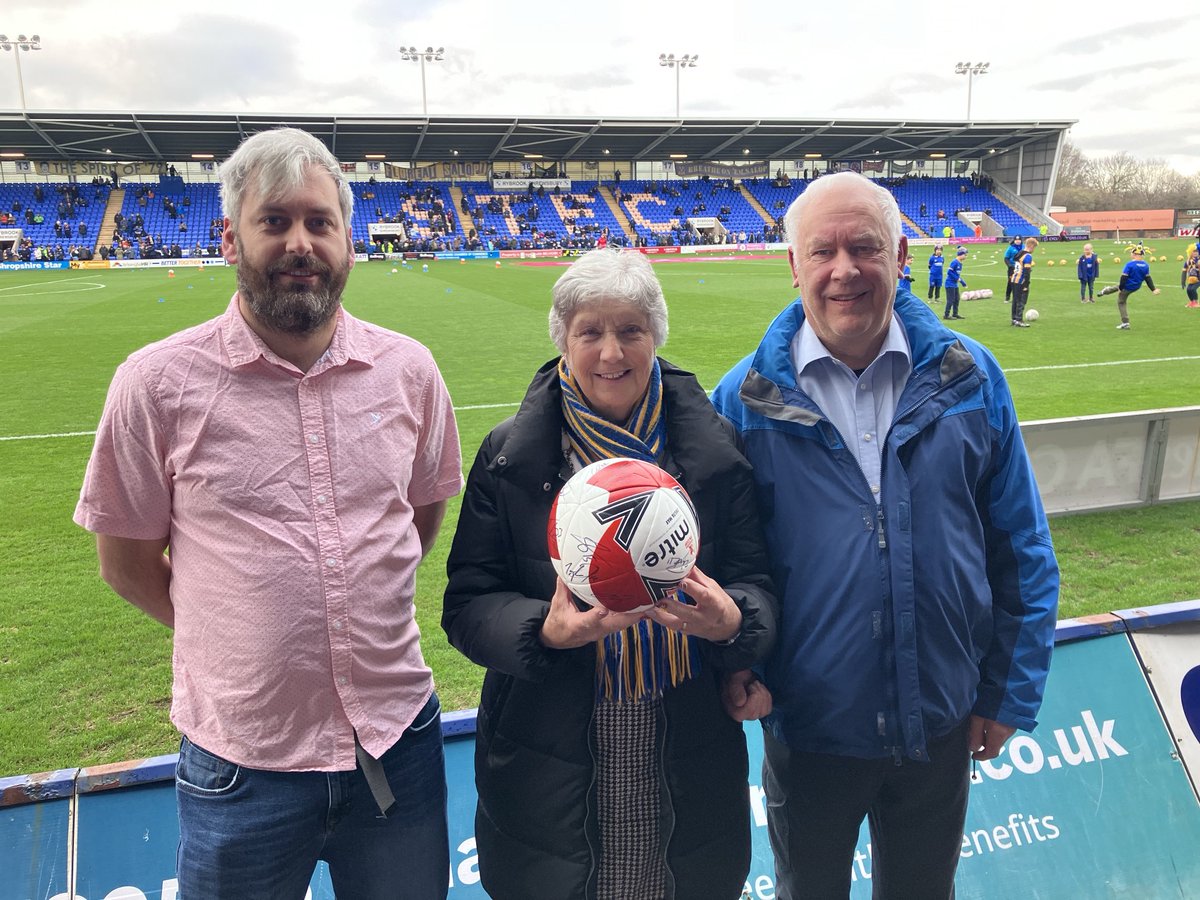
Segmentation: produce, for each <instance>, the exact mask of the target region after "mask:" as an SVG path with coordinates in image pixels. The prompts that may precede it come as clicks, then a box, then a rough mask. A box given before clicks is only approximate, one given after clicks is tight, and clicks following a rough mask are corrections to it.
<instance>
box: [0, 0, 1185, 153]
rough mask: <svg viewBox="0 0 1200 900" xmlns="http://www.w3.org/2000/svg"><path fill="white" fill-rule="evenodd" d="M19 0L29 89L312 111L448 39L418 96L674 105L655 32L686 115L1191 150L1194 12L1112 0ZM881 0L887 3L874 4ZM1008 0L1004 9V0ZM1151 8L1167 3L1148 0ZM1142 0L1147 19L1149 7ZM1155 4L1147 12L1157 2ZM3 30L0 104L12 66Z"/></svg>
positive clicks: (396, 92) (549, 108)
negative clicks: (958, 127) (992, 126)
mask: <svg viewBox="0 0 1200 900" xmlns="http://www.w3.org/2000/svg"><path fill="white" fill-rule="evenodd" d="M316 8H318V4H316V3H312V2H309V3H303V2H298V0H292V2H287V3H283V2H278V0H241V2H228V0H200V2H197V3H189V4H186V5H185V4H181V3H172V2H169V0H159V2H155V3H148V2H143V0H127V2H119V3H114V2H112V0H106V2H100V0H24V2H22V3H19V4H18V3H12V4H6V11H5V12H3V13H2V14H0V31H3V33H6V34H8V36H9V37H10V38H11V37H13V36H15V35H16V34H18V33H25V34H33V33H37V34H39V35H40V36H41V39H42V47H43V49H42V50H40V51H38V52H26V53H22V54H21V63H22V71H23V73H24V82H25V97H26V102H27V104H28V106H29V108H30V109H38V110H68V111H93V110H132V111H135V112H162V111H188V110H195V111H201V112H264V113H282V114H286V113H293V112H294V113H308V112H312V113H322V114H361V113H370V114H399V115H414V114H420V112H421V72H420V66H419V65H418V64H416V63H413V62H405V61H403V60H402V59H401V57H400V53H399V52H398V51H399V48H400V47H401V46H410V45H416V46H417V47H419V48H425V47H427V46H429V45H433V46H434V47H442V46H444V47H445V59H444V60H443V61H442V62H435V63H430V64H428V65H427V67H426V83H427V94H428V105H429V113H430V115H433V116H437V115H452V114H453V115H459V114H474V115H506V116H507V115H555V116H556V115H563V116H568V115H586V116H591V117H597V116H616V117H626V116H637V117H653V118H664V117H665V118H670V117H673V115H674V112H675V78H676V74H675V72H674V71H673V70H671V69H666V68H662V67H660V66H659V65H658V56H659V54H660V53H664V52H666V53H674V54H676V55H680V54H684V53H695V54H699V57H700V59H699V65H698V66H697V67H696V68H689V69H686V70H684V71H683V72H682V73H681V75H680V95H681V107H682V110H681V111H682V113H683V115H684V116H694V117H704V116H723V117H724V116H735V117H739V118H753V117H758V116H763V117H796V118H824V117H838V118H844V119H854V118H877V117H885V118H890V119H908V120H919V119H944V118H962V117H965V115H966V111H967V86H968V79H967V78H966V77H965V76H959V75H955V74H954V67H955V63H957V62H965V61H971V62H979V61H987V62H990V63H991V68H990V71H989V73H988V74H987V75H984V76H979V77H975V78H974V79H972V81H973V87H972V100H971V115H972V118H973V119H975V120H980V121H984V120H1004V121H1013V120H1022V121H1024V120H1030V119H1043V120H1056V121H1061V120H1070V119H1075V120H1078V124H1076V125H1075V126H1074V127H1073V128H1072V130H1071V133H1070V137H1071V139H1072V140H1073V141H1074V142H1075V143H1076V144H1077V145H1078V146H1079V147H1080V148H1081V149H1082V150H1083V152H1084V153H1085V154H1087V155H1088V156H1092V157H1095V156H1102V155H1106V154H1109V153H1115V152H1118V151H1122V150H1126V151H1129V152H1131V153H1133V154H1135V155H1137V156H1140V157H1143V158H1149V157H1162V158H1165V159H1166V160H1167V161H1168V162H1169V163H1170V164H1171V165H1173V166H1174V167H1175V168H1176V169H1178V170H1179V171H1180V172H1182V173H1183V174H1185V175H1193V174H1196V173H1197V172H1200V99H1198V98H1197V97H1198V95H1197V94H1196V80H1195V78H1194V77H1193V74H1194V69H1195V66H1194V65H1193V64H1191V60H1190V59H1189V57H1191V58H1193V59H1194V57H1195V37H1194V27H1193V20H1192V19H1190V18H1189V15H1188V14H1187V13H1185V12H1184V11H1183V9H1182V8H1179V7H1176V8H1174V9H1173V10H1172V11H1171V17H1170V18H1168V17H1167V9H1168V7H1162V6H1158V7H1156V6H1155V5H1153V4H1151V5H1149V6H1145V7H1139V8H1133V7H1130V6H1129V4H1128V3H1120V4H1118V3H1116V2H1112V0H1103V2H1090V3H1086V4H1084V3H1066V2H1059V0H1051V2H1047V3H1041V4H1036V3H1035V4H1027V5H1012V4H1008V5H1007V7H1006V6H1004V5H1002V4H1000V3H987V4H977V3H972V2H957V3H956V2H942V3H936V4H935V3H922V2H913V3H908V4H905V5H900V6H897V5H896V4H890V3H889V4H884V3H883V2H880V3H878V4H866V3H854V4H851V3H837V2H833V3H804V4H773V3H772V4H768V3H751V2H748V0H735V2H724V3H720V4H717V3H709V2H706V0H699V2H692V3H674V2H657V3H654V2H645V0H636V2H635V0H605V2H593V3H587V4H573V3H561V2H550V3H546V2H538V0H532V2H529V3H520V2H491V3H484V2H479V0H426V2H421V3H411V2H407V0H339V2H336V3H331V4H328V5H327V6H326V7H325V8H327V9H328V10H329V12H328V14H327V15H321V16H318V15H316V14H314V13H313V12H312V10H314V9H316ZM875 8H879V9H887V10H888V15H887V18H881V17H873V16H871V15H870V10H872V9H875ZM1006 10H1007V12H1006ZM1158 10H1162V12H1161V13H1160V12H1158ZM1142 16H1149V17H1150V18H1148V19H1141V18H1140V17H1142ZM1155 16H1160V17H1159V18H1154V17H1155ZM12 56H13V54H12V53H4V52H0V109H17V108H19V105H20V100H19V94H18V90H17V69H16V66H15V64H14V63H13V62H12Z"/></svg>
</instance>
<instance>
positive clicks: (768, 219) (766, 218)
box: [742, 190, 775, 225]
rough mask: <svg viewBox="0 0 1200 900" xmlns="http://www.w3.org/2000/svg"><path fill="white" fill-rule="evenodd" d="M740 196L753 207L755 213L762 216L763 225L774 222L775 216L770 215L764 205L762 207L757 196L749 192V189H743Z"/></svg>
mask: <svg viewBox="0 0 1200 900" xmlns="http://www.w3.org/2000/svg"><path fill="white" fill-rule="evenodd" d="M742 196H743V197H744V198H745V199H746V202H747V203H749V204H750V208H751V209H753V210H754V211H755V212H756V213H758V214H759V216H761V217H762V220H763V225H774V224H775V217H774V216H772V215H771V214H770V213H769V212H767V210H766V207H764V206H763V205H762V204H761V203H759V202H758V198H757V197H755V196H754V195H753V194H752V193H750V191H748V190H743V191H742Z"/></svg>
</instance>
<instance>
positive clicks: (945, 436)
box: [713, 287, 1059, 760]
mask: <svg viewBox="0 0 1200 900" xmlns="http://www.w3.org/2000/svg"><path fill="white" fill-rule="evenodd" d="M895 310H896V313H897V314H898V316H899V318H900V321H901V322H902V324H903V326H904V329H905V332H906V333H907V336H908V341H909V344H910V347H911V349H912V357H913V372H912V375H911V376H910V378H909V381H908V383H907V385H906V387H905V388H904V391H903V392H902V394H901V396H900V400H899V404H898V407H897V411H896V418H895V420H894V422H893V424H892V426H891V428H890V430H889V431H888V434H887V437H886V441H885V443H884V446H883V467H882V486H881V487H882V489H881V493H880V496H881V505H879V506H877V505H876V503H875V499H874V497H873V495H872V493H871V489H870V486H869V485H868V484H867V481H866V478H865V477H864V476H863V473H862V469H861V468H860V467H859V465H858V462H857V460H856V458H855V455H854V453H853V452H852V451H851V450H849V449H847V447H846V445H845V443H844V442H843V440H842V438H841V436H840V435H839V434H838V432H837V429H836V428H834V426H833V425H832V423H831V422H830V421H829V420H828V419H827V418H826V417H825V415H824V414H823V413H822V412H821V410H820V409H818V408H817V407H816V405H815V404H814V403H813V401H812V400H811V399H810V398H809V397H808V396H807V395H805V394H804V393H803V392H801V391H800V390H799V389H798V388H797V384H796V372H795V371H794V368H793V364H792V357H791V345H792V339H793V337H795V335H796V334H797V332H798V331H799V329H800V326H801V323H802V322H803V317H804V310H803V306H802V304H801V301H800V300H797V301H795V302H794V303H793V304H792V305H790V306H789V307H788V308H787V309H785V310H784V311H783V312H782V313H780V315H779V316H778V317H777V318H776V319H775V321H774V322H773V323H772V324H771V326H770V328H769V329H768V330H767V333H766V335H765V336H764V338H763V341H762V343H761V344H760V345H759V347H758V350H757V351H756V352H755V353H754V354H753V355H752V356H750V357H747V358H746V359H745V360H743V361H742V362H741V363H739V364H738V365H737V366H735V367H734V368H733V370H731V371H730V372H729V374H727V375H726V376H725V377H724V379H722V381H721V383H720V384H719V385H718V387H717V389H716V391H715V392H714V394H713V402H714V404H715V405H716V407H717V409H718V410H719V411H720V412H721V413H722V414H724V415H725V416H726V417H727V418H729V419H730V420H731V421H732V422H733V424H734V425H735V427H736V428H737V429H738V431H739V432H741V434H742V438H743V441H744V443H745V449H746V455H747V457H748V458H749V459H750V461H751V462H752V463H753V464H754V471H755V480H756V483H757V486H758V490H759V495H760V502H761V512H762V515H763V523H764V526H765V528H766V531H767V540H768V549H769V551H770V554H771V565H772V572H773V575H774V578H775V585H776V592H777V596H778V597H779V607H780V630H779V639H778V641H777V643H776V647H775V650H774V652H773V654H772V655H771V657H770V658H769V660H768V662H767V665H766V668H765V672H764V678H765V681H766V683H767V685H768V687H769V688H770V689H771V692H772V694H773V697H774V712H773V713H772V715H771V716H770V717H769V718H768V719H767V720H766V721H765V723H764V724H765V726H766V727H768V728H770V729H771V731H772V734H773V735H774V736H775V737H776V738H778V739H780V740H782V741H784V742H785V743H786V744H788V745H789V746H790V747H792V748H793V749H796V750H801V751H807V752H818V753H831V754H838V755H845V756H853V757H861V758H878V757H884V756H888V755H891V756H894V757H896V758H897V759H899V758H901V757H902V756H907V757H908V758H911V759H916V760H923V759H926V758H927V752H928V751H927V749H926V748H927V743H928V741H930V740H931V739H933V738H936V737H940V736H942V735H943V734H945V733H947V732H948V731H949V730H950V729H952V728H953V727H954V726H955V725H957V724H958V723H959V722H961V721H963V719H965V718H966V717H967V716H968V715H970V714H972V713H974V714H977V715H980V716H983V717H985V718H988V719H994V720H996V721H999V722H1001V723H1004V724H1007V725H1011V726H1014V727H1017V728H1021V729H1025V730H1030V729H1032V728H1033V727H1034V725H1035V724H1036V716H1037V712H1038V708H1039V706H1040V705H1041V701H1042V693H1043V688H1044V685H1045V680H1046V672H1047V669H1048V667H1049V663H1050V654H1051V648H1052V644H1053V638H1054V626H1055V621H1056V616H1057V609H1058V586H1059V577H1058V564H1057V562H1056V561H1055V558H1054V551H1053V548H1052V547H1051V543H1050V532H1049V527H1048V525H1047V522H1046V516H1045V512H1044V511H1043V508H1042V502H1041V498H1040V496H1039V494H1038V489H1037V485H1036V483H1035V482H1034V478H1033V472H1032V469H1031V467H1030V464H1029V459H1028V456H1027V455H1026V452H1025V445H1024V443H1023V441H1022V439H1021V432H1020V430H1019V428H1018V425H1017V417H1016V412H1015V410H1014V408H1013V404H1012V399H1011V396H1010V394H1009V391H1008V385H1007V383H1006V382H1005V379H1004V375H1003V373H1002V372H1001V370H1000V367H999V365H998V364H997V362H996V360H995V358H994V357H993V356H992V355H991V353H989V352H988V351H987V350H986V349H985V348H984V347H982V346H981V345H980V344H978V343H976V342H974V341H972V340H971V339H969V338H967V337H964V336H962V335H959V334H956V333H954V332H952V331H950V330H948V329H947V328H945V327H943V326H942V324H941V322H940V321H939V320H938V318H937V315H936V314H935V313H933V312H932V311H931V310H930V309H929V308H928V307H927V306H926V305H925V304H924V303H922V302H921V301H920V300H919V299H917V298H916V297H914V296H913V295H912V294H911V293H910V292H909V291H908V290H907V289H906V288H904V287H900V288H898V289H897V292H896V304H895Z"/></svg>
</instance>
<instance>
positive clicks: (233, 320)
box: [75, 295, 462, 771]
mask: <svg viewBox="0 0 1200 900" xmlns="http://www.w3.org/2000/svg"><path fill="white" fill-rule="evenodd" d="M338 315H339V319H338V324H337V330H336V332H335V334H334V336H333V340H332V342H331V343H330V346H329V349H328V351H327V352H326V353H325V355H324V356H323V357H322V358H321V359H320V360H318V361H317V363H316V364H315V365H314V366H313V367H312V369H311V370H310V371H309V372H307V373H303V372H301V371H300V370H299V369H297V368H296V367H295V366H293V365H292V364H291V363H288V362H286V361H285V360H283V359H281V358H279V357H278V356H276V355H275V354H274V353H272V352H271V350H270V349H268V348H267V346H266V345H265V344H264V343H263V342H262V341H261V340H260V339H259V337H258V336H257V335H255V334H254V332H253V331H251V330H250V328H249V326H247V325H246V322H245V321H244V320H243V318H242V316H241V313H240V312H239V311H238V301H237V296H236V295H235V296H234V298H233V300H232V302H231V303H230V306H229V309H228V310H227V311H226V312H225V314H224V315H222V316H220V317H218V318H216V319H213V320H211V321H209V322H206V323H204V324H202V325H198V326H196V327H195V328H191V329H188V330H187V331H183V332H180V333H179V334H176V335H173V336H171V337H169V338H167V339H166V340H163V341H160V342H158V343H156V344H151V345H150V346H148V347H145V348H143V349H141V350H139V351H137V352H136V353H134V354H133V355H131V356H130V357H129V359H128V360H126V361H125V363H123V364H122V365H121V366H120V368H118V369H117V373H116V376H115V377H114V378H113V383H112V386H111V387H110V388H109V394H108V400H107V402H106V404H105V408H104V414H103V416H102V418H101V421H100V426H99V430H98V432H97V435H96V445H95V448H94V450H93V452H92V458H91V461H90V462H89V464H88V469H87V475H86V477H85V479H84V483H83V490H82V492H81V494H80V498H79V506H78V507H77V508H76V510H75V521H76V522H78V523H79V524H80V525H82V526H83V527H84V528H86V529H88V530H89V531H93V532H98V533H102V534H107V535H112V536H115V537H124V538H138V539H142V540H155V539H161V538H163V537H166V536H169V539H170V553H171V571H172V578H171V600H172V603H173V605H174V609H175V646H174V688H173V693H174V697H173V702H172V707H171V720H172V721H173V722H174V723H175V725H176V727H178V728H179V730H180V731H182V732H183V733H184V734H186V735H187V736H188V738H189V739H191V740H193V741H195V742H196V743H197V744H199V745H200V746H202V747H204V748H205V749H207V750H210V751H212V752H213V753H217V754H219V755H220V756H223V757H225V758H226V759H229V760H231V761H232V762H235V763H238V764H240V765H246V766H251V767H254V768H261V769H273V770H280V771H303V770H317V771H338V770H349V769H353V768H354V767H355V756H354V736H355V733H357V734H358V738H359V741H360V742H361V743H362V745H363V747H364V749H366V751H367V752H368V753H370V754H371V755H372V756H375V757H378V756H380V755H381V754H382V753H383V752H384V751H385V750H387V749H388V748H389V747H390V746H392V744H394V743H395V742H396V741H397V740H398V739H399V738H400V736H401V734H402V733H403V732H404V730H405V729H406V728H407V727H408V726H409V725H410V724H411V723H412V721H413V719H414V718H415V716H416V715H417V713H418V712H419V711H420V709H421V707H422V706H423V705H424V704H425V702H426V701H427V700H428V699H429V696H430V694H431V692H432V690H433V681H432V676H431V673H430V670H429V668H428V666H426V665H425V660H424V658H423V657H422V655H421V649H420V646H419V644H418V638H419V632H418V629H417V624H416V621H415V620H414V618H413V593H414V583H415V574H416V569H417V563H418V562H419V561H420V558H421V545H420V539H419V537H418V535H417V531H416V529H415V528H414V527H413V508H414V507H419V506H427V505H429V504H432V503H435V502H438V501H441V500H445V499H446V498H448V497H450V496H452V495H454V494H456V493H457V492H458V490H459V488H460V486H461V483H462V462H461V459H460V456H459V448H458V432H457V429H456V426H455V422H454V413H453V409H452V407H451V403H450V397H449V395H448V393H447V391H446V387H445V384H444V383H443V381H442V378H441V375H440V373H439V372H438V370H437V366H436V365H435V364H434V361H433V358H432V357H431V355H430V353H429V351H428V350H426V349H425V347H423V346H421V345H420V344H419V343H417V342H416V341H414V340H412V339H411V338H408V337H405V336H404V335H400V334H396V333H395V332H391V331H387V330H386V329H383V328H380V327H378V326H375V325H372V324H370V323H367V322H363V321H360V320H358V319H355V318H354V317H353V316H351V315H349V314H348V313H346V312H345V311H344V310H343V311H341V312H340V313H339V314H338Z"/></svg>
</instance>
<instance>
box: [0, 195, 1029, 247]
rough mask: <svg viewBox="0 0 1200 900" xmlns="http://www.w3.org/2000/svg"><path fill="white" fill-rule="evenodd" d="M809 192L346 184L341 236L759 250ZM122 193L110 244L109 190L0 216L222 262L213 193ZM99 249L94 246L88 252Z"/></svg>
mask: <svg viewBox="0 0 1200 900" xmlns="http://www.w3.org/2000/svg"><path fill="white" fill-rule="evenodd" d="M809 183H810V182H808V181H805V180H803V179H794V180H791V181H788V180H787V179H786V178H781V177H777V178H775V179H766V178H762V179H751V180H747V181H745V182H742V183H740V184H735V183H734V182H733V181H731V180H728V179H723V178H722V179H709V178H699V179H693V180H679V179H662V180H624V181H621V182H620V183H601V182H596V181H575V182H574V183H573V184H572V188H571V190H570V191H563V190H559V189H554V190H547V189H545V188H533V189H527V190H525V191H524V192H510V191H501V190H495V189H493V188H492V187H491V185H490V183H488V182H477V181H467V182H459V183H458V184H457V185H455V184H452V183H450V182H443V181H386V180H385V181H376V180H369V181H355V182H353V183H352V188H353V191H354V195H355V207H354V217H353V220H352V222H351V232H352V238H353V240H354V242H355V248H356V250H357V251H358V252H374V251H376V250H380V249H388V250H399V249H405V250H410V251H412V250H415V251H422V252H425V251H440V250H461V249H467V250H475V249H501V250H527V249H541V248H547V247H564V248H577V247H591V246H595V244H596V242H597V240H598V239H599V238H600V236H601V235H602V234H603V235H605V236H606V239H607V241H608V243H609V244H611V245H615V246H622V245H625V244H628V243H636V244H637V245H640V246H670V245H686V244H698V243H707V242H724V243H735V242H739V241H749V242H752V243H760V242H764V241H767V242H770V241H774V240H780V239H782V238H781V237H780V234H781V229H780V228H779V223H780V222H781V220H782V216H783V213H784V212H785V211H786V209H787V207H788V205H789V204H790V203H791V202H792V200H793V199H795V197H796V196H798V195H799V194H800V192H802V191H803V190H804V188H805V187H806V186H807V185H808V184H809ZM882 183H883V184H885V185H886V186H887V187H888V188H889V190H891V191H892V193H893V194H894V195H895V197H896V200H897V202H898V203H899V205H900V210H901V212H902V213H903V214H904V216H905V217H906V221H905V222H904V226H903V227H904V233H905V234H906V235H907V236H908V237H909V238H916V237H935V238H940V237H942V231H943V228H944V227H946V226H949V227H950V228H951V229H952V237H953V238H968V237H971V236H972V234H973V233H974V226H973V224H972V223H971V222H969V221H964V219H963V218H960V216H959V212H960V211H964V210H965V211H968V212H970V213H972V214H978V213H983V214H985V215H987V216H989V217H990V218H991V219H992V220H994V221H995V222H996V223H997V224H998V225H999V226H1000V227H1001V228H1003V230H1004V233H1005V234H1006V235H1009V236H1011V235H1028V234H1034V233H1036V232H1037V227H1036V226H1034V225H1033V224H1031V223H1030V222H1029V221H1028V220H1026V219H1025V218H1023V217H1022V216H1020V215H1019V214H1017V213H1016V212H1014V211H1013V210H1012V209H1010V208H1009V207H1008V206H1007V205H1006V204H1005V203H1003V202H1002V201H1001V200H1000V199H999V197H997V196H996V195H995V194H993V193H991V192H990V191H988V190H986V189H985V186H984V185H983V184H982V183H979V182H977V180H976V179H973V178H921V177H909V178H902V179H896V180H893V181H887V182H882ZM121 188H123V191H124V199H123V202H122V204H121V208H120V214H121V219H120V221H119V222H118V223H117V228H116V233H115V235H113V236H112V237H111V240H110V239H109V235H108V234H107V233H104V234H102V232H101V228H102V224H103V221H104V212H105V204H106V202H107V200H108V196H109V192H110V190H112V188H111V187H110V186H109V185H108V184H87V185H65V184H43V185H40V186H39V185H31V184H0V213H11V215H12V217H13V219H14V221H13V222H12V223H11V225H13V226H15V227H19V228H21V229H22V230H23V232H24V234H23V237H24V239H25V240H24V242H23V243H24V244H25V251H24V252H26V253H39V252H40V253H44V254H46V256H45V258H50V259H54V258H59V259H70V258H85V259H86V258H88V257H87V253H89V252H90V251H92V250H93V249H98V250H99V255H102V256H104V257H105V258H109V257H116V258H121V257H129V258H137V257H172V256H197V255H207V256H217V255H219V253H220V243H221V227H220V223H221V208H220V198H219V193H218V188H217V185H216V184H215V183H207V182H198V183H186V184H185V183H184V182H183V181H182V180H180V179H178V178H174V179H173V178H162V179H160V180H159V181H155V182H124V183H122V184H121ZM39 194H40V196H41V199H40V200H39V199H38V195H39ZM116 196H120V195H119V194H118V195H116ZM456 198H457V199H456ZM114 202H115V197H114ZM614 207H615V208H616V209H617V210H618V212H617V213H616V214H614ZM939 211H941V212H942V213H943V216H942V217H939V215H938V213H939ZM39 215H40V216H41V218H42V221H41V222H40V223H39V222H37V221H36V218H37V216H39ZM973 217H974V216H973ZM4 219H5V220H7V219H8V216H7V215H5V216H4ZM622 219H625V220H626V221H621V220H622ZM693 219H715V220H717V221H719V222H720V223H721V225H722V226H723V227H724V229H725V234H724V235H720V234H718V235H716V236H714V235H711V234H701V233H699V232H698V231H697V230H696V229H695V228H694V227H692V225H693V224H694V223H692V222H691V220H693ZM56 223H57V226H58V227H57V230H56ZM81 223H82V225H83V232H82V233H81V232H80V224H81ZM4 224H5V223H0V227H3V225H4ZM380 224H383V225H387V224H397V225H401V226H403V230H404V234H405V240H404V242H403V243H389V244H388V245H387V246H382V245H381V244H380V242H378V241H374V240H372V235H371V227H372V226H374V225H380ZM627 226H628V230H627ZM910 226H915V229H914V227H910ZM397 231H399V229H397ZM101 238H103V243H104V244H105V246H103V247H98V241H99V240H100V239H101ZM381 240H383V239H382V238H381ZM35 247H37V248H44V250H38V251H34V250H33V249H32V248H35ZM73 255H74V256H73ZM35 258H36V257H35Z"/></svg>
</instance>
